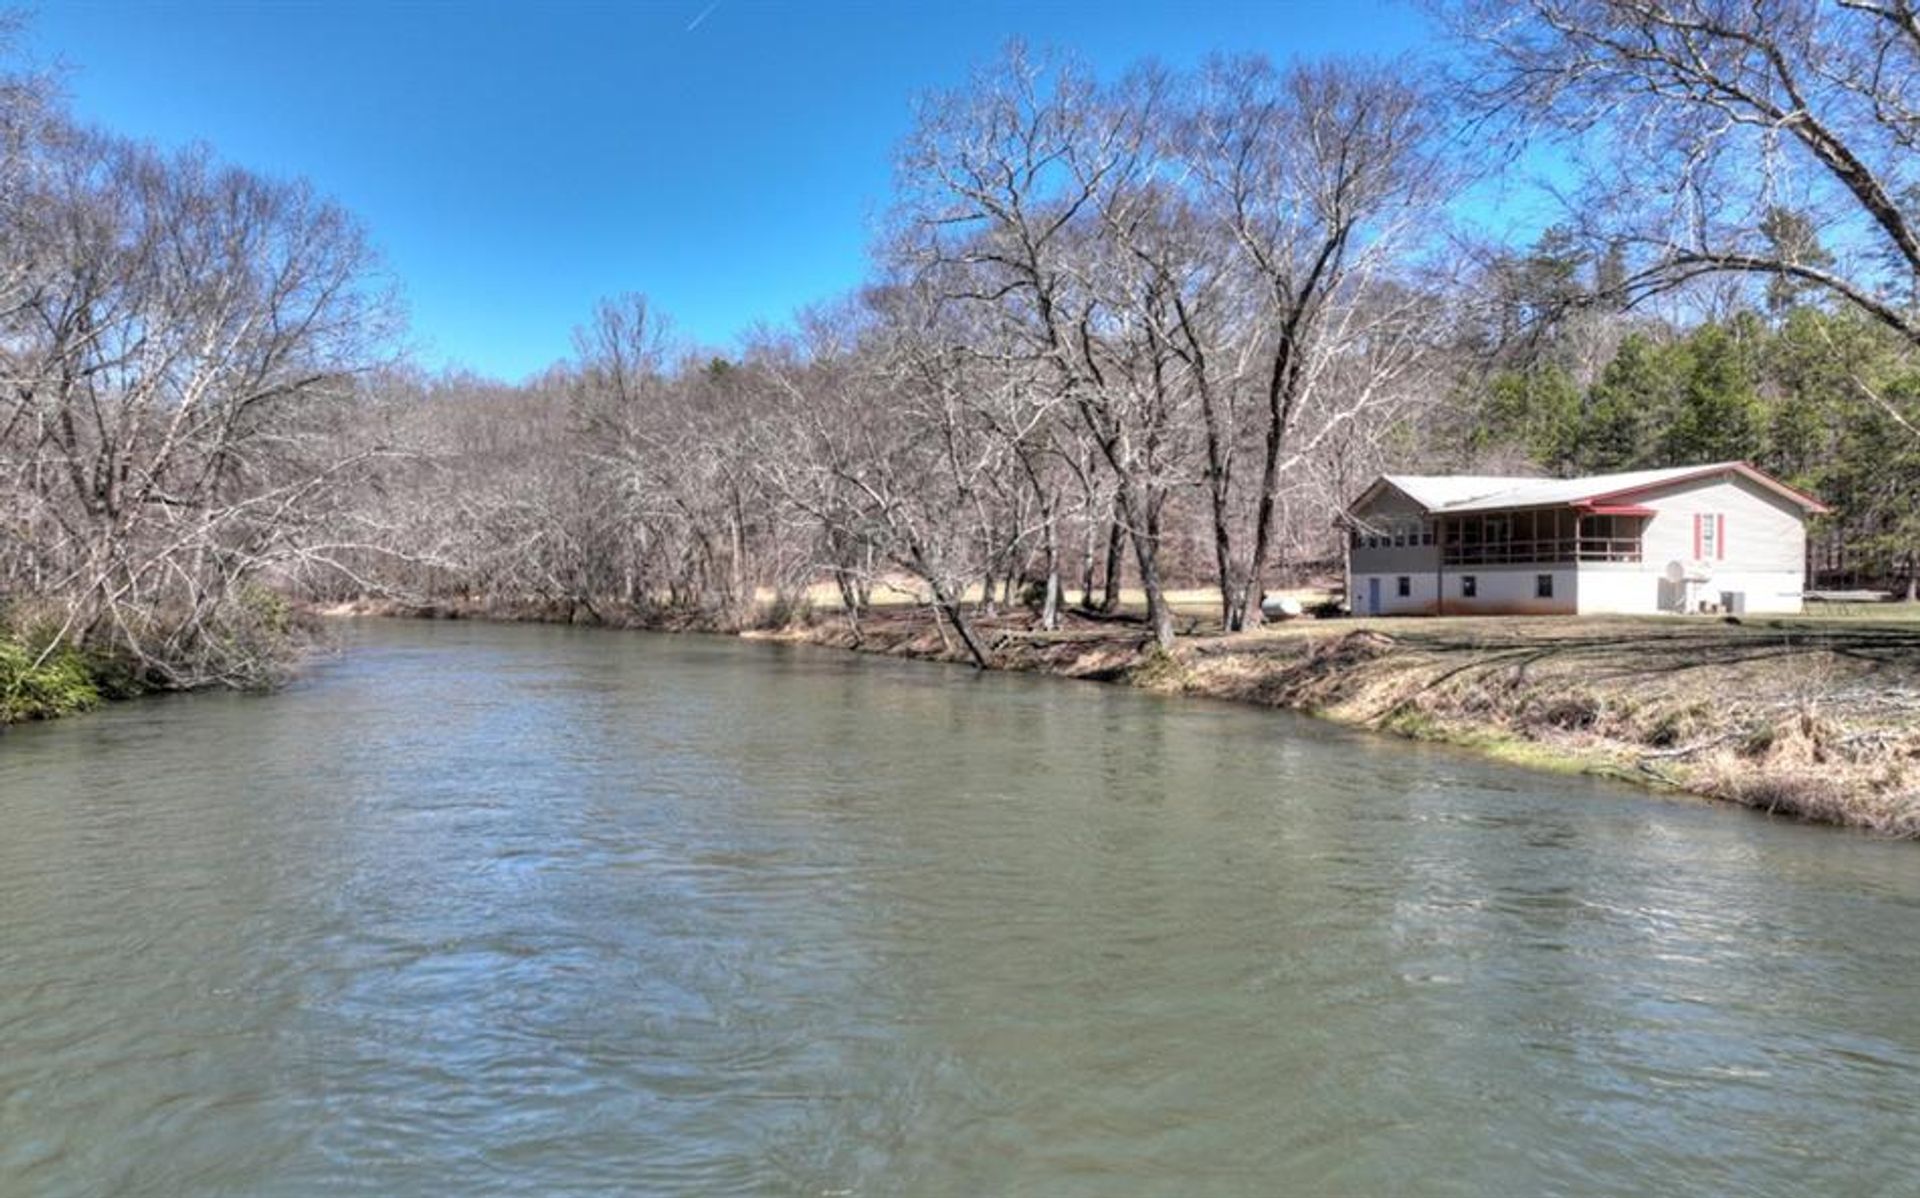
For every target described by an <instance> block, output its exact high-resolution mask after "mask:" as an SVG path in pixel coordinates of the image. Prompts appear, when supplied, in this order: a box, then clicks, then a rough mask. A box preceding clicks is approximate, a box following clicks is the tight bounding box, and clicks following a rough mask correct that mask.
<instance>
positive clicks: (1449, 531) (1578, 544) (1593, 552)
mask: <svg viewBox="0 0 1920 1198" xmlns="http://www.w3.org/2000/svg"><path fill="white" fill-rule="evenodd" d="M1652 515H1653V511H1652V510H1651V509H1649V508H1641V507H1631V506H1626V505H1620V506H1615V507H1610V508H1598V509H1593V508H1565V507H1562V508H1525V509H1519V510H1515V511H1505V512H1474V513H1463V514H1460V515H1444V514H1443V515H1439V516H1436V517H1434V519H1435V520H1436V521H1437V522H1438V526H1439V527H1438V533H1437V539H1438V540H1439V543H1440V548H1441V562H1442V563H1443V564H1444V565H1449V566H1498V565H1549V564H1554V563H1561V562H1637V561H1639V560H1640V555H1641V547H1640V546H1641V534H1642V533H1643V532H1644V531H1645V529H1646V522H1647V520H1648V518H1649V517H1651V516H1652Z"/></svg>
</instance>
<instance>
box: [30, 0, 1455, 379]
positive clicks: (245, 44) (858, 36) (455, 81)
mask: <svg viewBox="0 0 1920 1198" xmlns="http://www.w3.org/2000/svg"><path fill="white" fill-rule="evenodd" d="M1015 36H1018V37H1022V38H1025V39H1026V40H1027V41H1029V42H1031V43H1033V44H1035V45H1042V46H1059V47H1062V48H1065V49H1069V50H1072V51H1074V52H1076V53H1078V54H1080V55H1082V56H1083V57H1085V58H1086V59H1088V60H1090V61H1091V62H1092V63H1093V64H1094V65H1095V66H1096V67H1097V68H1099V69H1101V70H1102V71H1114V72H1117V71H1118V70H1120V69H1121V68H1123V67H1125V66H1126V65H1127V64H1129V63H1131V62H1133V61H1136V60H1138V59H1141V58H1144V57H1153V58H1157V59H1158V60H1160V61H1162V62H1164V63H1167V64H1169V65H1173V66H1185V65H1191V64H1193V63H1195V62H1198V61H1199V60H1200V59H1202V58H1203V57H1205V56H1206V55H1207V54H1208V53H1210V52H1213V51H1216V50H1229V51H1243V50H1257V51H1264V52H1266V53H1268V54H1270V55H1272V56H1273V57H1274V58H1276V59H1280V60H1284V59H1286V58H1289V57H1293V56H1301V57H1313V56H1318V55H1323V54H1333V53H1375V54H1394V53H1398V52H1402V51H1406V50H1408V49H1410V48H1414V47H1416V46H1418V45H1420V44H1421V43H1422V42H1424V41H1426V40H1427V37H1428V34H1427V31H1426V30H1425V28H1424V26H1423V24H1422V18H1421V17H1420V15H1419V14H1418V12H1417V11H1416V10H1415V9H1414V8H1413V7H1411V6H1410V5H1403V4H1399V3H1393V2H1392V0H1273V2H1270V3H1266V4H1241V3H1205V4H1200V3H1187V4H1164V3H1163V4H1149V3H1105V4H1100V3H1086V4H1082V3H1073V4H1068V3H1027V4H1017V3H984V4H978V3H975V4H966V5H961V4H957V3H955V4H941V5H933V4H878V3H865V4H845V3H838V4H828V3H816V4H807V5H801V4H768V3H747V2H743V0H719V2H718V3H711V0H684V2H682V0H674V2H671V3H656V4H643V5H616V4H542V5H535V4H531V3H522V4H514V5H507V4H436V3H382V4H372V3H367V4H358V3H329V4H304V3H276V4H270V5H269V4H245V5H243V4H233V3H223V4H167V3H141V4H95V3H63V4H49V5H48V6H46V7H44V8H42V9H40V10H39V11H38V12H37V13H36V14H35V17H34V22H33V26H32V35H31V39H30V47H31V49H32V50H33V52H34V55H35V57H36V58H37V59H38V60H40V61H41V62H43V63H47V62H51V63H58V64H63V65H65V66H66V67H68V68H70V69H69V72H68V73H67V75H66V76H65V84H66V88H67V91H68V93H69V95H70V97H71V100H72V102H73V106H74V109H75V110H76V112H77V113H78V114H79V115H80V116H81V117H82V118H83V119H86V120H90V121H94V122H97V123H99V124H102V125H105V126H107V127H109V128H112V129H114V130H117V131H119V132H122V133H126V134H130V135H133V136H136V137H140V138H145V139H149V140H153V141H156V142H159V143H161V144H163V145H178V144H183V143H186V142H191V141H204V142H207V143H209V144H211V145H212V146H213V147H214V148H215V149H216V150H218V151H219V152H220V153H221V154H222V155H223V156H225V157H226V158H228V159H230V160H232V161H235V162H237V163H240V164H242V165H245V166H249V167H253V168H255V169H261V170H265V171H269V172H272V173H275V174H280V175H304V176H306V177H308V178H310V179H312V180H313V181H314V182H315V184H316V185H317V186H318V187H320V188H321V189H322V190H323V191H325V192H327V193H328V194H331V195H333V196H335V197H336V198H338V199H339V200H340V201H342V202H343V203H344V204H345V205H346V206H347V207H349V208H350V209H352V210H353V211H354V212H355V213H356V214H357V215H358V216H359V217H360V218H361V220H362V221H363V222H364V223H365V224H366V225H367V226H368V228H369V230H370V231H371V233H372V236H373V238H374V240H375V241H376V243H377V244H378V245H379V246H380V247H381V249H382V251H383V253H384V254H385V256H386V260H387V263H388V266H389V268H390V269H391V270H392V272H393V273H394V275H395V276H396V277H397V279H398V280H399V282H400V284H401V286H402V289H403V291H404V293H405V295H406V298H407V303H408V307H409V310H410V312H411V316H412V324H413V337H414V343H415V345H416V346H417V347H418V350H419V357H420V359H421V361H422V362H423V363H424V364H426V365H428V366H430V367H437V366H440V365H444V364H450V363H452V364H460V365H464V366H467V367H470V368H473V369H475V370H479V371H481V372H483V373H487V374H492V375H496V376H499V377H503V378H508V379H516V378H520V377H523V376H525V375H527V374H530V373H532V372H535V371H538V370H540V369H542V368H543V367H545V366H546V365H548V364H549V363H551V362H553V361H555V360H557V359H559V358H562V357H564V356H566V355H567V353H568V352H569V349H570V334H571V330H572V328H573V326H574V325H575V324H577V323H579V322H580V321H581V320H583V319H584V318H585V317H586V315H587V313H588V311H589V310H590V308H591V307H592V305H593V303H594V301H595V300H596V299H598V298H599V297H601V296H605V295H612V294H616V293H618V292H622V291H643V292H646V293H647V294H648V295H650V296H652V297H653V299H654V301H655V302H656V303H657V304H658V305H659V306H660V307H661V308H663V309H664V310H665V311H667V312H668V313H669V314H671V315H672V316H673V318H674V319H675V321H676V322H677V324H678V325H679V327H680V328H681V330H682V331H683V332H685V333H687V334H689V335H690V336H692V337H694V338H695V339H697V340H699V341H701V342H703V343H705V344H707V345H710V346H713V347H714V348H716V349H719V350H721V351H723V352H724V351H725V350H726V349H727V348H728V347H730V346H731V345H732V344H733V342H734V340H735V338H736V337H737V335H738V334H739V333H741V332H742V331H744V330H746V329H748V328H750V327H751V326H752V325H754V324H755V323H757V322H760V321H774V322H778V321H781V320H784V319H785V318H786V317H787V316H788V315H789V314H791V313H792V312H793V310H794V309H796V308H798V307H800V306H802V305H804V304H807V303H809V302H812V301H814V300H818V299H823V298H826V297H828V296H832V295H835V294H838V293H840V292H843V291H845V290H846V289H847V288H849V287H852V286H854V285H856V284H857V283H858V282H859V281H860V280H861V278H862V277H863V276H864V275H865V274H866V272H867V265H868V259H867V251H868V245H869V242H870V240H871V235H872V231H873V227H874V222H875V220H876V218H877V217H878V216H879V214H880V213H881V212H882V211H883V210H884V207H885V205H886V204H887V202H888V198H889V195H890V191H891V186H892V154H893V149H894V146H895V145H896V143H897V142H898V141H899V139H900V138H901V137H902V135H904V133H905V132H906V130H907V126H908V122H909V120H910V112H911V104H912V101H913V98H914V97H915V96H916V95H917V94H919V93H921V92H924V91H926V90H929V89H935V88H944V87H951V86H955V85H957V84H959V83H961V82H963V81H964V80H965V78H966V76H967V73H968V71H969V70H970V69H971V68H972V67H973V66H974V65H976V64H978V63H980V62H983V61H985V60H988V59H990V58H992V57H993V56H994V55H995V54H996V53H997V52H998V51H999V49H1000V47H1001V46H1002V45H1003V44H1004V43H1005V42H1006V41H1007V39H1009V38H1011V37H1015Z"/></svg>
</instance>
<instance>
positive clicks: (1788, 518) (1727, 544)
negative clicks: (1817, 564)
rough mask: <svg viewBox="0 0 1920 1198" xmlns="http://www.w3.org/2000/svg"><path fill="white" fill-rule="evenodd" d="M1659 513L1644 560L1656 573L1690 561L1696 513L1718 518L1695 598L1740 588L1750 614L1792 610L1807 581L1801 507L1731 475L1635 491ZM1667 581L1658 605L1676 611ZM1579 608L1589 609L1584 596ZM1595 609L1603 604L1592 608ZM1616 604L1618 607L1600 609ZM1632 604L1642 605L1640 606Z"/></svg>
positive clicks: (1677, 603) (1652, 523) (1649, 531)
mask: <svg viewBox="0 0 1920 1198" xmlns="http://www.w3.org/2000/svg"><path fill="white" fill-rule="evenodd" d="M1633 501H1634V502H1635V503H1639V504H1642V505H1644V506H1646V507H1650V508H1653V509H1654V510H1655V511H1656V512H1657V513H1658V515H1655V516H1654V517H1653V518H1652V519H1650V520H1648V521H1647V527H1646V540H1645V543H1644V546H1645V556H1644V561H1643V562H1642V565H1643V566H1644V567H1645V568H1646V570H1647V571H1648V572H1649V573H1650V574H1652V575H1653V577H1655V578H1656V579H1658V578H1661V577H1662V576H1663V574H1664V572H1665V570H1666V568H1667V564H1668V563H1669V562H1681V563H1690V562H1692V561H1693V560H1694V557H1695V555H1694V517H1695V516H1696V515H1698V516H1700V517H1701V518H1702V519H1703V520H1709V519H1711V520H1717V521H1718V522H1719V528H1720V529H1722V530H1724V533H1723V537H1722V543H1721V544H1720V545H1718V546H1717V547H1716V552H1715V556H1714V557H1713V558H1712V559H1711V560H1708V561H1707V563H1706V564H1707V566H1708V568H1709V570H1710V572H1711V574H1712V578H1711V580H1710V581H1708V582H1706V583H1704V584H1698V585H1696V586H1694V587H1693V588H1692V590H1693V594H1694V596H1695V598H1696V599H1701V598H1704V599H1708V600H1711V601H1712V602H1715V603H1718V602H1719V600H1720V592H1722V591H1742V592H1744V593H1745V594H1746V597H1747V610H1748V611H1752V612H1797V611H1799V610H1800V607H1801V597H1800V592H1801V590H1802V587H1803V585H1804V582H1805V579H1806V559H1807V529H1806V522H1805V517H1804V515H1803V514H1802V512H1801V509H1800V506H1799V505H1798V504H1796V503H1794V502H1793V501H1792V500H1790V499H1787V498H1785V497H1784V496H1781V495H1779V494H1776V493H1775V492H1773V491H1771V490H1769V489H1767V488H1766V487H1763V486H1760V485H1759V484H1758V483H1755V482H1753V481H1752V480H1751V479H1748V478H1745V477H1742V476H1739V475H1733V476H1728V477H1721V478H1715V479H1702V480H1700V481H1699V482H1695V483H1681V484H1676V485H1674V486H1671V487H1666V488H1662V489H1661V490H1658V491H1651V492H1648V493H1646V494H1644V495H1636V496H1634V499H1633ZM1675 592H1676V588H1674V587H1672V586H1670V585H1669V586H1663V587H1661V593H1662V598H1663V603H1662V604H1661V607H1660V610H1666V611H1675V610H1679V607H1680V600H1679V596H1678V595H1677V594H1676V593H1675ZM1580 609H1581V610H1582V611H1587V610H1589V608H1588V607H1587V604H1586V603H1585V602H1584V601H1583V602H1582V603H1581V605H1580ZM1592 610H1596V611H1597V610H1603V609H1600V608H1594V609H1592ZM1605 610H1621V609H1605ZM1631 610H1639V609H1637V608H1635V609H1631Z"/></svg>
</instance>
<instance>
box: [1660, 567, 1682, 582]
mask: <svg viewBox="0 0 1920 1198" xmlns="http://www.w3.org/2000/svg"><path fill="white" fill-rule="evenodd" d="M1661 573H1662V574H1664V575H1665V576H1666V579H1667V581H1668V582H1671V583H1676V584H1678V583H1682V582H1685V581H1686V580H1687V564H1686V563H1685V562H1668V563H1667V568H1666V569H1665V570H1663V571H1661Z"/></svg>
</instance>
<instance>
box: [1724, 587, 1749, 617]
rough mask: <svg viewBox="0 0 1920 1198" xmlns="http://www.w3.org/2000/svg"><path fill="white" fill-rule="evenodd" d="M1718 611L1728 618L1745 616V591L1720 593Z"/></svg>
mask: <svg viewBox="0 0 1920 1198" xmlns="http://www.w3.org/2000/svg"><path fill="white" fill-rule="evenodd" d="M1720 610H1721V611H1723V612H1726V613H1727V614H1728V615H1730V616H1744V615H1746V614H1747V593H1746V592H1745V591H1721V592H1720Z"/></svg>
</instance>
